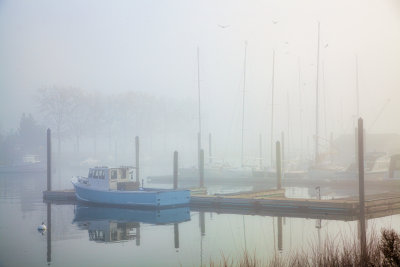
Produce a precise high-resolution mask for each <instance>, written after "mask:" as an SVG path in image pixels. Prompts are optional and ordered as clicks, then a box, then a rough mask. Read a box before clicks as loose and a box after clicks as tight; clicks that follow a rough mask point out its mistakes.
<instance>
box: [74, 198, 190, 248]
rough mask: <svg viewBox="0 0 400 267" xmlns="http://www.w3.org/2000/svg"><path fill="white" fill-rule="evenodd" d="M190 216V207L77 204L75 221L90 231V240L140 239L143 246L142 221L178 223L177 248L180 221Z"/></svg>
mask: <svg viewBox="0 0 400 267" xmlns="http://www.w3.org/2000/svg"><path fill="white" fill-rule="evenodd" d="M189 220H190V209H189V207H179V208H171V209H160V210H149V209H127V208H112V207H101V206H84V205H77V206H76V209H75V218H74V220H73V223H74V224H77V225H78V227H79V229H82V230H87V231H88V234H89V240H90V241H95V242H104V243H110V242H121V241H129V240H136V245H137V246H140V224H141V223H144V224H156V225H159V224H174V239H175V248H179V228H178V223H180V222H185V221H189Z"/></svg>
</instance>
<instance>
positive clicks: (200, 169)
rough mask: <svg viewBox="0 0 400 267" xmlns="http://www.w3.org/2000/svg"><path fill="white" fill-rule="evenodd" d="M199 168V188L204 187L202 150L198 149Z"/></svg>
mask: <svg viewBox="0 0 400 267" xmlns="http://www.w3.org/2000/svg"><path fill="white" fill-rule="evenodd" d="M199 162H200V166H199V167H200V168H199V175H200V187H204V150H203V149H200V161H199Z"/></svg>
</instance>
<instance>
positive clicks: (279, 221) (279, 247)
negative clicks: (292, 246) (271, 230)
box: [278, 217, 283, 251]
mask: <svg viewBox="0 0 400 267" xmlns="http://www.w3.org/2000/svg"><path fill="white" fill-rule="evenodd" d="M282 237H283V235H282V217H278V250H279V251H282V250H283V238H282Z"/></svg>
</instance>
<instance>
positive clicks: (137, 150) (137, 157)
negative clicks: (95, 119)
mask: <svg viewBox="0 0 400 267" xmlns="http://www.w3.org/2000/svg"><path fill="white" fill-rule="evenodd" d="M135 160H136V164H135V167H136V182H137V183H139V180H140V178H139V177H140V176H139V174H140V172H139V136H136V137H135Z"/></svg>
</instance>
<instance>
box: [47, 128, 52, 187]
mask: <svg viewBox="0 0 400 267" xmlns="http://www.w3.org/2000/svg"><path fill="white" fill-rule="evenodd" d="M47 191H51V130H50V129H47Z"/></svg>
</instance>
